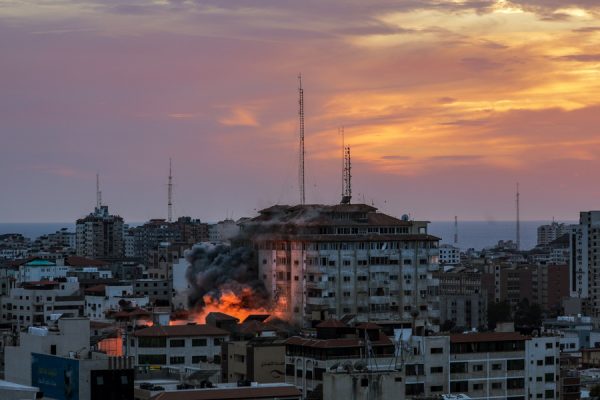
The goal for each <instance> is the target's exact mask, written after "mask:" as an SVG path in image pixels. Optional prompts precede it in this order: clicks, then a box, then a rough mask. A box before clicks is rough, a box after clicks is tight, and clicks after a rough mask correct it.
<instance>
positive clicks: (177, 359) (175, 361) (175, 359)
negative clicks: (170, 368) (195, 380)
mask: <svg viewBox="0 0 600 400" xmlns="http://www.w3.org/2000/svg"><path fill="white" fill-rule="evenodd" d="M169 364H171V365H176V364H185V357H184V356H177V357H169Z"/></svg>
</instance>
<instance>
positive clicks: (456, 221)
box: [454, 215, 458, 246]
mask: <svg viewBox="0 0 600 400" xmlns="http://www.w3.org/2000/svg"><path fill="white" fill-rule="evenodd" d="M457 244H458V217H457V216H456V215H455V216H454V245H455V246H456V245H457Z"/></svg>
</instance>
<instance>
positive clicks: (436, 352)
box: [431, 347, 444, 354]
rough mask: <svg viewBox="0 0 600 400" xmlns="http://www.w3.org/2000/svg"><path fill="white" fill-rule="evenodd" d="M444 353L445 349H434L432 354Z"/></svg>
mask: <svg viewBox="0 0 600 400" xmlns="http://www.w3.org/2000/svg"><path fill="white" fill-rule="evenodd" d="M443 352H444V348H443V347H432V348H431V354H442V353H443Z"/></svg>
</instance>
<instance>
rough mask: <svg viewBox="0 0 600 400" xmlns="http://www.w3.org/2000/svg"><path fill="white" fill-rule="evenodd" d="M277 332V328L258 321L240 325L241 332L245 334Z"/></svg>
mask: <svg viewBox="0 0 600 400" xmlns="http://www.w3.org/2000/svg"><path fill="white" fill-rule="evenodd" d="M275 331H277V328H275V327H273V326H271V325H269V324H265V323H263V322H259V321H257V320H251V321H247V322H244V323H243V324H241V325H240V332H241V333H245V334H254V333H260V332H275Z"/></svg>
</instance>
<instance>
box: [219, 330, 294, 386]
mask: <svg viewBox="0 0 600 400" xmlns="http://www.w3.org/2000/svg"><path fill="white" fill-rule="evenodd" d="M284 360H285V341H284V340H282V339H279V338H277V337H256V338H253V339H251V340H246V341H233V342H227V343H226V344H224V346H223V363H222V374H223V377H222V381H223V382H238V381H244V380H250V381H253V382H259V383H268V382H285V361H284Z"/></svg>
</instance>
